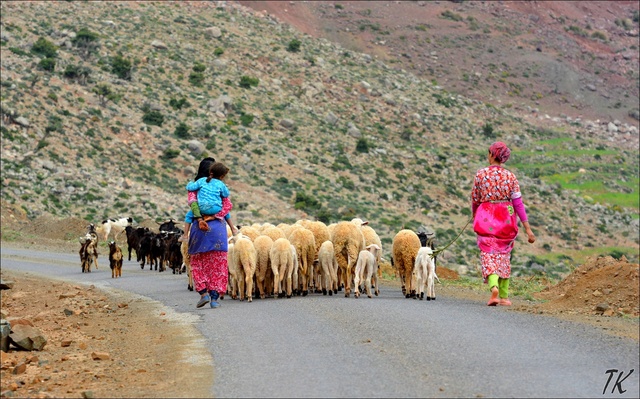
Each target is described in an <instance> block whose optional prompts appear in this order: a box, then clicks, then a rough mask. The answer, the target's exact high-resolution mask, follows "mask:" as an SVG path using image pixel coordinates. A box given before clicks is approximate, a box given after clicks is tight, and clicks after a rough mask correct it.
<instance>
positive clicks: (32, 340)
mask: <svg viewBox="0 0 640 399" xmlns="http://www.w3.org/2000/svg"><path fill="white" fill-rule="evenodd" d="M9 339H10V340H11V342H12V343H13V344H14V345H15V346H17V347H18V348H20V349H24V350H28V351H31V350H36V351H39V350H42V348H44V346H45V345H46V344H47V339H46V338H45V337H44V336H43V335H42V333H41V332H40V330H38V329H37V328H35V327H31V326H25V325H21V324H19V325H17V326H14V327H12V328H11V334H9Z"/></svg>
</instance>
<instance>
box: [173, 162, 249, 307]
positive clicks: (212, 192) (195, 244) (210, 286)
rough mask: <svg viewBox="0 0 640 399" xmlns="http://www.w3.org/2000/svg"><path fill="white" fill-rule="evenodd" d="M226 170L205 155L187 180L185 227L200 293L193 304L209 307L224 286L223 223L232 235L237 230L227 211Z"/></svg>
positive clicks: (225, 241)
mask: <svg viewBox="0 0 640 399" xmlns="http://www.w3.org/2000/svg"><path fill="white" fill-rule="evenodd" d="M205 171H206V172H205ZM205 173H206V174H205ZM228 173H229V168H227V167H226V166H225V165H224V164H222V163H221V162H215V160H214V159H213V158H205V159H203V160H202V161H201V162H200V167H199V169H198V175H197V176H196V179H195V181H191V182H189V183H188V184H187V191H188V200H189V205H190V208H191V209H190V210H189V212H187V215H186V216H185V231H187V232H188V242H189V245H188V247H189V251H188V252H189V254H190V263H191V271H192V275H193V281H194V285H195V289H196V291H197V292H198V293H199V294H200V301H199V302H198V304H197V305H196V306H197V307H202V306H204V305H206V304H207V303H209V304H210V306H211V307H212V308H216V307H218V306H220V305H219V303H218V302H217V300H218V298H219V297H220V294H221V293H222V294H224V293H225V292H226V290H227V282H228V270H229V269H228V264H227V228H226V226H227V224H228V225H229V227H230V228H231V232H232V233H233V234H234V235H235V234H237V232H238V231H237V228H236V227H235V226H234V225H233V223H232V222H231V218H230V215H229V211H230V210H231V208H232V206H233V205H232V204H231V201H230V200H229V189H228V188H227V186H226V185H225V184H224V182H223V181H222V180H223V179H224V178H225V177H226V176H227V174H228ZM194 220H197V221H198V224H194V223H193V221H194ZM225 221H226V223H225Z"/></svg>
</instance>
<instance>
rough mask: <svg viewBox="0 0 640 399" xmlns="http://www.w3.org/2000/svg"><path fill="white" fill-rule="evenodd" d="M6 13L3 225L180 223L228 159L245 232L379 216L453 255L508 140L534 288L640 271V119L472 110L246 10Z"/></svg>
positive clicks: (414, 78) (119, 6)
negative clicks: (203, 177) (548, 280)
mask: <svg viewBox="0 0 640 399" xmlns="http://www.w3.org/2000/svg"><path fill="white" fill-rule="evenodd" d="M412 3H413V2H412ZM418 3H421V2H417V3H415V4H414V6H415V7H420V8H425V9H426V8H428V7H421V6H420V5H418ZM440 3H444V2H440ZM304 4H309V3H304ZM327 4H329V3H319V4H318V5H317V6H318V7H320V6H322V7H325V9H326V8H327ZM336 4H337V3H336ZM381 4H382V3H381ZM301 5H302V3H295V6H294V7H298V6H301ZM403 6H404V5H403ZM0 7H1V8H0V10H1V12H2V21H1V22H2V42H1V43H2V46H1V47H0V51H1V53H0V55H1V56H2V61H1V70H0V71H1V73H2V87H1V89H2V92H1V93H2V94H1V96H2V113H3V119H2V162H1V172H2V210H3V212H2V216H3V224H4V223H5V222H6V221H7V220H6V218H9V217H13V218H15V219H16V220H17V221H18V222H19V221H20V220H21V219H25V218H29V219H36V218H38V217H39V216H52V217H54V218H59V219H68V218H80V219H84V220H87V221H92V222H99V221H100V220H102V219H104V218H106V217H115V216H132V217H134V219H135V220H136V221H138V222H139V223H143V222H149V221H153V222H155V221H161V220H163V219H166V218H174V219H176V220H180V219H182V218H183V215H184V212H185V211H186V201H185V195H184V194H185V191H184V186H185V184H186V182H187V181H188V180H189V179H191V178H193V176H194V174H195V167H196V166H197V164H198V162H199V160H200V159H201V158H202V157H204V156H205V155H212V156H214V157H216V159H218V160H220V161H222V162H225V163H226V164H227V165H229V166H230V167H231V174H230V181H229V186H230V188H231V192H232V197H231V198H232V201H233V202H234V204H235V211H234V216H235V218H236V221H237V222H238V223H240V224H251V223H263V222H271V223H274V224H277V223H280V222H287V223H291V222H293V221H295V220H297V219H299V218H303V217H307V218H319V219H320V220H323V221H325V222H327V223H330V222H335V221H338V220H344V219H351V218H352V217H360V218H363V219H367V220H369V221H370V224H371V225H372V227H374V229H375V230H376V231H377V232H378V233H379V234H380V236H381V237H382V239H383V244H385V245H387V248H386V249H387V250H388V248H389V244H390V242H391V239H392V237H393V235H395V233H396V232H397V231H398V230H400V229H401V228H403V227H406V228H412V229H417V228H419V227H420V226H426V227H427V228H429V229H432V230H434V231H435V232H436V234H437V237H438V243H439V244H440V245H444V244H446V243H448V242H449V241H450V240H452V239H453V238H454V237H455V236H456V235H457V233H458V232H459V231H460V229H461V228H462V227H463V226H464V225H465V224H466V222H467V221H468V219H469V217H470V209H469V199H468V196H469V192H470V189H471V180H472V178H473V176H474V174H475V171H476V170H477V169H478V168H480V167H482V166H484V165H485V163H486V155H485V153H486V149H487V148H488V146H489V145H490V144H491V142H493V141H495V140H496V139H500V140H503V141H505V142H507V143H509V145H510V146H511V147H512V149H513V155H512V159H511V160H510V161H509V163H508V164H507V166H508V167H509V168H510V169H512V170H513V171H514V172H515V173H516V174H517V175H518V178H519V180H520V183H521V186H522V187H523V194H524V198H525V204H526V205H527V207H528V213H529V217H530V219H531V223H532V226H533V228H534V230H535V232H536V235H537V236H538V242H537V243H536V245H535V246H528V245H524V244H521V245H519V246H517V247H516V248H517V249H516V253H515V254H514V264H515V265H517V267H518V269H519V271H518V273H523V274H530V273H540V272H542V271H544V272H546V273H548V274H550V275H557V274H566V273H567V272H568V271H569V269H570V268H571V266H573V265H574V264H575V262H579V261H581V260H583V259H584V258H585V257H586V256H588V255H597V254H603V255H604V254H614V255H617V256H620V255H621V254H625V255H626V256H627V258H628V259H630V260H631V261H635V262H637V259H638V240H639V238H638V230H639V228H638V227H639V226H638V185H639V180H638V128H637V120H635V119H633V118H630V117H626V118H625V117H624V115H622V116H620V118H619V119H618V120H615V121H613V120H612V121H609V120H608V119H607V120H604V119H600V117H597V112H596V111H594V112H593V113H584V115H585V116H582V117H578V116H571V115H572V114H569V113H567V114H563V113H562V112H561V109H560V108H557V110H558V113H555V114H554V113H551V114H549V115H546V116H545V115H542V114H540V115H538V114H535V113H532V112H525V113H524V114H523V113H521V112H520V113H519V111H521V110H522V109H523V108H526V106H529V107H531V108H534V107H538V105H537V104H536V103H535V102H533V101H530V100H527V99H524V98H520V99H519V100H518V104H516V105H508V104H504V102H502V104H501V103H500V102H498V101H494V100H489V99H488V98H486V97H484V96H481V97H479V98H474V97H473V96H463V95H462V94H461V93H460V91H459V90H457V89H456V87H454V86H453V85H451V86H449V85H448V83H450V82H447V81H444V80H442V79H439V78H435V79H434V78H432V77H430V76H429V77H425V76H420V74H415V73H414V72H412V71H411V70H409V69H401V68H397V67H396V65H395V63H393V62H390V61H389V60H383V59H380V58H381V57H376V56H375V55H376V54H374V55H370V54H366V53H363V52H359V51H354V50H353V49H350V48H348V47H346V46H343V45H340V44H336V43H334V42H332V41H329V40H328V39H325V38H316V37H313V36H311V35H309V34H305V33H301V31H300V30H298V29H296V28H294V27H293V26H292V25H289V24H287V23H282V22H281V21H280V20H279V19H277V18H276V17H274V16H271V15H270V14H268V13H264V12H262V11H255V10H252V9H249V8H246V7H244V6H242V5H240V4H237V3H232V2H181V3H167V2H124V1H120V2H102V3H93V2H66V1H65V2H46V3H44V2H3V3H2V5H1V6H0ZM349 7H350V5H349ZM455 7H468V5H466V4H465V5H463V6H459V5H455ZM333 9H334V10H341V11H343V10H344V11H345V13H346V11H349V8H348V6H347V5H345V6H344V7H343V8H342V9H339V8H337V7H335V6H333ZM416 9H418V8H416ZM349 12H351V11H349ZM458 12H459V11H458ZM372 15H373V11H372ZM380 18H382V17H380ZM344 19H345V20H349V19H353V14H346V16H345V17H344ZM504 19H508V18H507V17H504ZM353 23H354V24H357V22H355V21H354V22H353ZM632 23H633V24H634V25H633V26H634V27H635V29H636V31H637V27H638V24H637V21H635V22H632ZM356 26H357V25H356ZM426 29H428V28H426ZM365 30H366V29H365ZM447 51H448V50H446V49H443V50H440V51H438V53H439V54H442V53H446V52H447ZM636 51H637V49H636ZM373 53H375V52H373ZM439 56H440V55H438V57H439ZM635 57H636V58H635V60H636V61H635V62H636V64H635V65H636V67H635V70H632V72H633V73H635V75H634V76H635V77H636V82H637V76H638V71H637V54H636V55H635ZM405 58H406V57H405ZM503 72H504V71H503ZM478 73H480V74H481V76H485V75H487V74H489V71H488V70H487V71H485V70H483V71H479V72H478ZM483 74H484V75H483ZM494 74H497V75H499V76H502V75H504V74H503V73H499V71H497V72H494ZM499 76H496V79H500V77H499ZM503 79H506V80H508V79H507V77H505V78H503ZM531 79H532V81H533V77H532V78H531ZM509 81H510V80H509ZM630 87H633V86H630ZM630 93H631V94H630V96H631V99H633V95H634V94H633V90H631V92H630ZM635 96H636V97H635V98H636V99H637V84H636V86H635ZM636 103H637V101H636ZM540 107H542V105H540ZM551 109H554V108H553V107H552V108H551ZM586 115H594V116H593V119H589V118H587V117H586ZM18 226H19V223H18ZM17 229H19V227H17ZM61 229H62V231H64V227H62V228H61ZM74 234H75V231H72V232H69V240H70V241H72V240H75V239H76V238H75V235H74ZM11 237H13V235H12V234H11V232H10V231H8V230H7V229H5V228H3V231H2V239H3V240H7V239H11ZM520 239H522V237H520ZM522 242H523V243H524V241H522ZM477 258H478V256H477V249H476V247H475V237H474V235H473V232H472V231H471V229H470V228H468V229H467V230H466V231H465V232H464V233H463V235H462V236H461V238H460V240H458V241H456V243H455V244H454V245H452V246H451V247H449V248H448V250H447V252H446V253H445V255H444V257H443V262H444V263H445V264H446V265H447V267H449V268H452V269H457V270H460V271H463V272H468V273H470V274H474V273H477V271H476V268H477V266H478V260H477Z"/></svg>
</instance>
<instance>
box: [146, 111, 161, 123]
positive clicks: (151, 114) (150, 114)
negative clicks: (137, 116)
mask: <svg viewBox="0 0 640 399" xmlns="http://www.w3.org/2000/svg"><path fill="white" fill-rule="evenodd" d="M142 122H144V123H145V124H147V125H152V126H162V124H163V123H164V115H162V113H161V112H160V111H155V110H148V111H146V112H145V113H144V115H142Z"/></svg>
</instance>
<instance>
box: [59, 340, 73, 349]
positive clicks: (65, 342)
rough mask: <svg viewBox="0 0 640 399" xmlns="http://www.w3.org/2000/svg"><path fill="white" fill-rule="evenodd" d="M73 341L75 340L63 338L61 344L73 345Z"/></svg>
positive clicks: (64, 345)
mask: <svg viewBox="0 0 640 399" xmlns="http://www.w3.org/2000/svg"><path fill="white" fill-rule="evenodd" d="M72 342H73V341H72V340H70V339H63V340H62V341H60V346H61V347H63V348H66V347H69V346H71V343H72Z"/></svg>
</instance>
